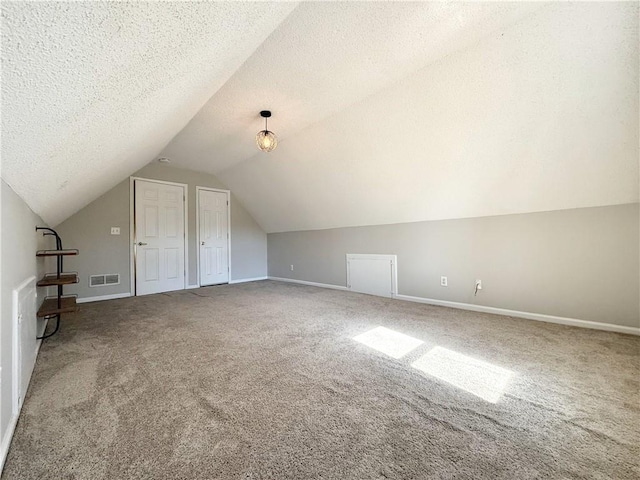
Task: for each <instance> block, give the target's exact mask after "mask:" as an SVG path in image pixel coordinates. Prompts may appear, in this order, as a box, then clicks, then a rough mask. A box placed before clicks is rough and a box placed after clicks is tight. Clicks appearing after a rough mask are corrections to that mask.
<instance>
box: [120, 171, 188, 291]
mask: <svg viewBox="0 0 640 480" xmlns="http://www.w3.org/2000/svg"><path fill="white" fill-rule="evenodd" d="M136 180H142V181H144V182H151V183H162V184H164V185H173V186H176V187H182V189H183V191H184V290H186V289H187V286H188V285H189V185H187V184H186V183H177V182H167V181H165V180H156V179H155V178H144V177H133V176H131V177H129V290H130V294H131V296H132V297H135V296H136V231H135V203H136V195H135V182H136Z"/></svg>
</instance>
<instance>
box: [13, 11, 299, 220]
mask: <svg viewBox="0 0 640 480" xmlns="http://www.w3.org/2000/svg"><path fill="white" fill-rule="evenodd" d="M295 6H296V4H295V3H286V2H258V3H245V2H2V178H3V179H4V180H5V181H6V182H7V183H8V184H9V185H10V186H11V187H12V188H13V189H14V190H15V191H16V193H18V195H20V197H22V198H23V199H24V200H25V201H26V202H27V203H28V205H29V206H30V207H31V209H32V210H33V211H35V212H36V213H37V214H39V215H40V216H41V217H42V218H43V219H44V220H45V221H47V222H48V223H49V224H51V225H56V224H58V223H60V222H61V221H62V220H64V219H66V218H67V217H69V216H70V215H71V214H73V213H75V212H76V211H77V210H79V209H80V208H82V207H83V206H84V205H86V204H88V203H89V202H91V201H92V200H94V199H95V198H97V197H98V196H100V195H101V194H103V193H105V192H106V191H108V190H109V189H111V188H112V187H113V186H115V185H116V184H117V183H119V182H120V181H122V180H123V179H124V178H126V177H127V176H128V175H130V174H131V173H133V172H135V171H136V170H138V169H139V168H141V167H142V166H144V165H146V164H147V163H149V161H151V160H152V159H153V158H154V157H155V156H156V155H157V154H158V152H159V151H160V150H161V149H162V148H163V147H164V146H165V145H166V144H167V143H168V142H169V140H171V139H172V138H173V137H174V136H175V135H176V133H178V132H179V131H180V130H181V129H182V128H183V127H184V126H185V125H186V124H187V122H188V121H189V120H191V118H192V117H193V116H194V115H195V114H196V113H197V112H198V110H199V109H200V108H201V107H202V105H203V104H204V103H205V102H206V101H207V100H208V99H209V98H210V97H211V96H212V95H213V94H214V93H215V92H216V91H217V90H218V89H219V88H220V87H221V86H222V85H224V83H225V82H226V81H227V80H228V79H229V78H230V77H231V76H232V74H233V73H234V72H235V71H236V70H237V69H238V67H240V65H242V63H243V62H244V61H245V60H246V59H247V58H248V57H249V56H250V55H251V54H252V53H253V52H254V51H255V49H256V48H257V47H258V46H259V45H260V44H261V43H262V42H263V41H264V39H265V38H266V37H267V36H268V35H269V34H270V33H271V32H272V31H273V30H274V29H275V28H276V27H277V26H278V24H279V23H280V22H281V21H282V20H283V19H284V18H286V16H287V15H288V14H289V13H290V12H291V11H292V10H293V9H294V8H295Z"/></svg>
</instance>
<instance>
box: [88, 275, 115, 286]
mask: <svg viewBox="0 0 640 480" xmlns="http://www.w3.org/2000/svg"><path fill="white" fill-rule="evenodd" d="M119 284H120V274H119V273H103V274H100V275H90V276H89V286H90V287H105V286H107V285H119Z"/></svg>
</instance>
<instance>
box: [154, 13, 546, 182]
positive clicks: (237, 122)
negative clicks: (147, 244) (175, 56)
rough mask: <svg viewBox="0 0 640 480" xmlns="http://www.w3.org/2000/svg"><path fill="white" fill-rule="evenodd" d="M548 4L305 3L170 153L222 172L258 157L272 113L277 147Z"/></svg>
mask: <svg viewBox="0 0 640 480" xmlns="http://www.w3.org/2000/svg"><path fill="white" fill-rule="evenodd" d="M541 6H543V4H541V3H537V4H536V3H524V2H523V3H498V2H492V3H481V2H472V3H460V2H408V3H404V2H402V3H400V2H320V3H316V2H309V3H301V4H300V5H299V6H298V8H296V9H295V10H294V11H293V12H292V14H291V15H290V16H289V17H288V18H287V19H286V20H285V21H284V22H283V23H282V24H281V25H280V26H279V27H278V29H276V30H275V31H274V32H273V33H272V34H271V36H270V37H269V38H268V39H267V40H266V41H265V42H264V43H263V44H262V45H261V46H260V47H259V48H258V49H257V50H256V52H255V53H254V54H253V55H252V56H251V57H250V58H249V59H248V60H247V61H246V62H245V63H244V65H243V66H242V67H241V68H240V69H239V70H238V71H237V72H236V73H235V74H234V75H233V77H232V78H230V79H229V81H228V82H227V83H226V84H225V85H224V86H223V87H222V88H221V89H220V90H219V91H218V92H217V93H216V94H215V95H214V96H213V97H212V98H211V99H210V100H209V101H208V102H207V104H206V105H205V106H204V107H203V108H202V110H201V111H200V112H199V113H198V114H197V115H196V116H195V117H194V118H193V120H192V121H191V122H190V123H189V125H188V126H187V127H186V128H185V129H184V130H183V131H182V132H181V133H180V134H179V135H177V136H176V138H174V139H173V140H172V141H171V143H170V144H169V145H168V146H167V148H166V149H165V150H164V151H163V152H162V155H163V156H166V157H169V158H171V159H172V160H174V162H175V163H174V165H178V166H186V167H188V168H193V169H196V170H205V171H209V172H212V173H219V172H221V171H223V170H225V169H227V168H229V167H231V166H233V165H235V164H237V163H239V162H241V161H243V160H246V159H247V158H249V157H252V156H254V155H256V146H255V138H254V136H253V135H250V134H248V132H253V131H254V130H256V131H257V130H259V129H261V127H263V125H264V123H263V120H262V119H261V118H260V116H259V111H260V110H264V109H270V110H272V112H273V117H272V118H271V119H270V120H269V126H270V128H272V129H274V130H277V132H278V133H279V139H286V138H288V137H292V136H295V134H296V133H297V132H298V131H300V130H302V129H303V128H305V127H307V126H309V125H311V124H313V123H317V122H318V121H320V120H321V119H323V118H325V117H327V116H328V115H331V114H333V113H335V112H338V111H341V110H343V109H344V108H345V107H348V106H349V105H352V104H354V103H356V102H358V101H360V100H362V99H364V98H366V97H368V96H369V95H372V94H373V93H374V92H376V91H378V90H380V89H381V88H382V87H384V86H385V85H388V84H389V83H390V82H393V81H396V80H398V79H401V78H403V77H405V76H407V75H408V74H410V73H412V72H415V71H416V70H418V69H420V68H422V67H424V66H425V65H428V64H430V63H431V62H433V61H435V60H437V59H440V58H442V57H444V56H445V55H447V54H449V53H451V52H454V51H456V50H459V49H461V48H463V47H465V46H467V45H469V44H472V43H473V42H476V41H477V40H478V39H480V38H482V37H484V36H486V35H487V34H489V33H491V32H494V31H496V30H497V29H498V28H500V27H501V26H503V25H505V24H509V23H512V22H513V21H514V20H516V19H518V18H521V17H522V16H524V15H526V14H528V13H530V12H532V11H534V10H535V9H538V8H540V7H541Z"/></svg>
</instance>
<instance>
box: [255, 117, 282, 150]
mask: <svg viewBox="0 0 640 480" xmlns="http://www.w3.org/2000/svg"><path fill="white" fill-rule="evenodd" d="M260 116H261V117H262V118H264V130H260V131H259V132H258V134H257V135H256V144H257V145H258V148H259V149H260V150H262V151H263V152H270V151H272V150H275V148H276V147H277V146H278V139H277V138H276V134H275V133H273V132H270V131H269V130H268V129H267V118H269V117H270V116H271V112H270V111H269V110H262V111H261V112H260Z"/></svg>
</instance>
